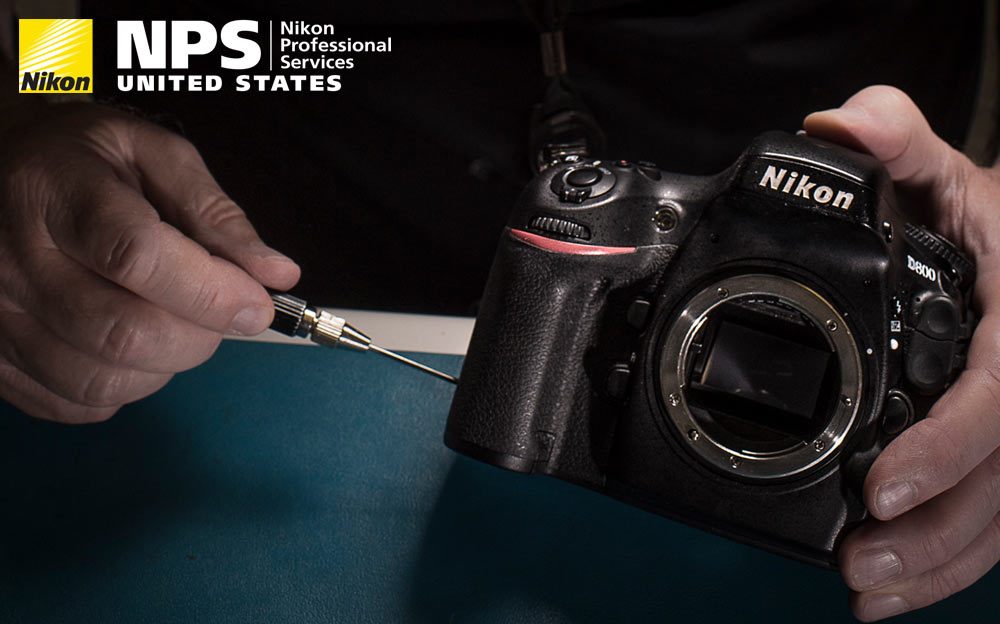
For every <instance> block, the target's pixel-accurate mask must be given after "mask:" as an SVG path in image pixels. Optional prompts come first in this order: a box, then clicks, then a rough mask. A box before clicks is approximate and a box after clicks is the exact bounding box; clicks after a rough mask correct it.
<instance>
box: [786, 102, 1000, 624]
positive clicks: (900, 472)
mask: <svg viewBox="0 0 1000 624" xmlns="http://www.w3.org/2000/svg"><path fill="white" fill-rule="evenodd" d="M803 127H804V128H805V130H806V132H808V133H809V134H810V135H812V136H816V137H820V138H824V139H828V140H831V141H834V142H837V143H841V144H844V145H848V146H850V147H854V148H856V149H859V150H861V151H866V152H869V153H871V154H872V155H873V156H875V157H876V158H878V159H879V160H880V161H881V162H882V163H883V164H884V165H885V166H886V168H887V169H888V171H889V174H890V175H891V176H892V179H893V180H894V181H895V182H896V189H897V193H898V194H899V195H900V196H901V197H902V198H905V199H909V200H911V202H912V204H913V205H914V206H915V207H916V209H917V211H918V212H920V218H921V220H922V221H923V222H924V223H926V224H927V225H929V226H930V227H931V228H932V229H934V230H936V231H937V232H940V233H941V234H943V235H944V236H946V237H948V238H949V239H950V240H951V241H953V242H954V243H956V244H957V245H958V246H959V247H961V248H963V249H965V250H966V251H967V252H969V253H970V254H971V255H972V256H973V257H974V258H975V260H976V265H977V274H978V277H977V278H976V284H975V287H974V297H975V301H974V305H975V307H976V308H977V309H978V311H979V313H980V315H981V320H980V321H979V326H978V328H977V329H976V331H975V333H974V335H973V337H972V341H971V344H970V346H969V354H968V367H967V369H966V370H965V371H964V372H963V373H962V374H961V375H960V376H959V378H958V379H957V380H956V381H955V383H954V384H953V385H952V386H951V387H950V388H949V389H948V391H947V392H946V393H945V394H944V395H943V396H942V397H941V398H940V399H939V400H938V401H937V403H935V404H934V406H933V408H932V409H931V410H930V413H929V414H928V415H927V418H925V419H924V420H922V421H920V422H917V423H916V424H914V425H913V426H912V427H910V428H909V429H907V430H906V431H905V432H903V433H902V434H901V435H900V436H899V437H898V438H897V439H896V440H894V441H893V442H892V443H891V444H890V445H889V447H888V448H886V449H885V451H884V452H883V453H882V454H881V455H880V456H879V457H878V459H877V460H876V461H875V463H874V465H873V466H872V468H871V470H870V472H869V473H868V476H867V478H866V480H865V484H864V500H865V504H866V506H867V507H868V510H869V511H870V512H871V514H872V516H874V518H875V519H873V520H870V521H869V522H867V523H865V524H864V525H863V526H861V527H860V528H858V529H857V530H856V531H854V532H853V533H851V534H850V535H848V536H847V538H846V539H845V540H844V543H843V544H842V545H841V547H840V555H839V556H840V566H841V571H842V574H843V576H844V580H845V581H846V582H847V584H848V586H850V588H851V589H852V590H854V591H853V592H852V594H851V608H852V610H853V611H854V613H855V615H856V616H857V617H858V618H859V619H861V620H863V621H872V620H878V619H881V618H885V617H889V616H891V615H895V614H898V613H902V612H905V611H910V610H913V609H919V608H921V607H924V606H927V605H929V604H932V603H934V602H937V601H939V600H942V599H944V598H946V597H947V596H950V595H951V594H953V593H955V592H957V591H959V590H961V589H964V588H965V587H968V586H969V585H971V584H972V583H974V582H975V581H976V580H977V579H979V577H981V576H983V575H984V574H986V572H988V571H989V570H990V568H992V567H993V565H994V564H995V563H996V562H997V560H998V559H1000V522H998V516H997V512H998V511H1000V450H998V447H1000V258H998V255H997V251H998V249H1000V169H998V168H997V167H994V168H992V169H983V168H979V167H977V166H976V165H974V164H973V163H972V162H971V161H969V159H968V158H966V157H965V156H963V155H962V154H960V153H959V152H957V151H955V150H954V149H952V148H951V147H949V146H948V145H947V144H946V143H945V142H944V141H942V140H941V139H940V138H938V137H937V136H936V135H935V134H934V133H933V131H932V130H931V128H930V126H929V125H928V124H927V121H926V120H925V119H924V117H923V115H922V114H921V113H920V111H919V110H918V109H917V107H916V105H915V104H914V103H913V102H912V101H911V100H910V99H909V98H908V97H907V96H906V95H905V94H904V93H902V92H901V91H899V90H897V89H893V88H891V87H883V86H878V87H869V88H867V89H864V90H863V91H861V92H859V93H858V94H856V95H854V96H853V97H851V98H850V99H849V100H847V102H846V103H845V104H844V105H843V107H841V108H839V109H833V110H829V111H823V112H819V113H813V114H812V115H809V116H808V117H807V118H806V119H805V121H804V124H803Z"/></svg>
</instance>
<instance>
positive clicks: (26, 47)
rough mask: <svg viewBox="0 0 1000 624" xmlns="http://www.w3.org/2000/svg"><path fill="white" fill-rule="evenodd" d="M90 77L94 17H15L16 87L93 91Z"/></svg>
mask: <svg viewBox="0 0 1000 624" xmlns="http://www.w3.org/2000/svg"><path fill="white" fill-rule="evenodd" d="M93 78H94V26H93V20H89V19H23V20H18V70H17V79H18V91H20V92H21V93H93V91H94V87H93V84H92V83H93Z"/></svg>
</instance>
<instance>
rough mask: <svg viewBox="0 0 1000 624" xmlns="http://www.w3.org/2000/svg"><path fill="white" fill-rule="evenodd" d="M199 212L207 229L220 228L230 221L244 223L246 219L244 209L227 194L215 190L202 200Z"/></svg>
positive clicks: (198, 208)
mask: <svg viewBox="0 0 1000 624" xmlns="http://www.w3.org/2000/svg"><path fill="white" fill-rule="evenodd" d="M197 213H198V214H199V215H200V216H201V221H202V223H203V227H204V228H207V229H210V230H211V229H218V228H222V227H225V226H226V225H228V224H230V223H234V222H236V223H242V222H243V221H244V220H245V219H246V215H245V214H244V213H243V210H242V209H241V208H240V207H239V206H237V205H236V202H234V201H233V200H232V199H230V198H229V197H228V196H227V195H226V194H224V193H221V192H218V191H215V192H211V193H209V194H208V195H207V199H204V200H203V201H202V204H201V206H198V207H197Z"/></svg>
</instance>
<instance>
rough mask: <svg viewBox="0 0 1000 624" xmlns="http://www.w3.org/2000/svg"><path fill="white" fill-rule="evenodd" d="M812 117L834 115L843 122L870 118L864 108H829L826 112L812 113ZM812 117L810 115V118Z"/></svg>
mask: <svg viewBox="0 0 1000 624" xmlns="http://www.w3.org/2000/svg"><path fill="white" fill-rule="evenodd" d="M812 115H833V116H835V117H839V118H840V120H841V121H842V122H843V121H846V122H851V121H859V120H861V119H864V118H865V117H867V116H868V113H867V112H866V111H865V110H864V109H863V108H857V107H853V106H850V107H843V108H828V109H826V110H821V111H816V112H815V113H812ZM812 115H810V117H811V116H812Z"/></svg>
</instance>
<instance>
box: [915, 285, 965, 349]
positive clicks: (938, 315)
mask: <svg viewBox="0 0 1000 624" xmlns="http://www.w3.org/2000/svg"><path fill="white" fill-rule="evenodd" d="M917 331H920V332H923V333H925V334H927V335H928V336H930V337H931V338H936V339H937V340H955V339H956V338H957V337H958V308H957V306H956V305H955V300H954V299H952V298H951V297H947V296H945V295H937V296H935V297H932V298H931V299H930V300H928V301H926V302H924V304H923V305H921V306H920V322H919V323H918V324H917Z"/></svg>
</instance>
